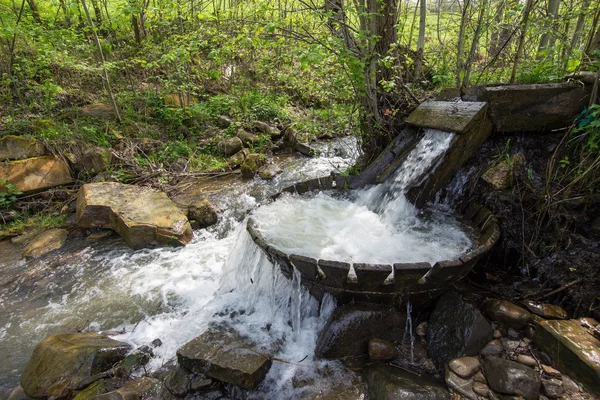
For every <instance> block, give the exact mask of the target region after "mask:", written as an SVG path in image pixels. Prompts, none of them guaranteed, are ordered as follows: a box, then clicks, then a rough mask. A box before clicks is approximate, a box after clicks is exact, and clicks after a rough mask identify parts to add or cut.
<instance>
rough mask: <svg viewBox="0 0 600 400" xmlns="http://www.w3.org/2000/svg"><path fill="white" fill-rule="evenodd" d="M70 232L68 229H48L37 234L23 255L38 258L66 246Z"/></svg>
mask: <svg viewBox="0 0 600 400" xmlns="http://www.w3.org/2000/svg"><path fill="white" fill-rule="evenodd" d="M68 234H69V232H67V230H66V229H48V230H47V231H44V232H42V233H40V234H39V235H37V236H35V237H34V238H33V239H31V241H30V242H29V244H28V245H27V246H26V247H25V249H24V250H23V257H26V258H38V257H41V256H43V255H44V254H47V253H50V252H51V251H53V250H57V249H60V248H61V247H63V246H64V244H65V242H66V240H67V236H68Z"/></svg>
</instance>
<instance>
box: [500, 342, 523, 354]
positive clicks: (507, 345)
mask: <svg viewBox="0 0 600 400" xmlns="http://www.w3.org/2000/svg"><path fill="white" fill-rule="evenodd" d="M501 342H502V347H503V348H504V350H506V351H510V352H512V351H516V350H517V349H518V348H519V346H520V345H521V342H520V341H518V340H509V339H503V340H502V341H501Z"/></svg>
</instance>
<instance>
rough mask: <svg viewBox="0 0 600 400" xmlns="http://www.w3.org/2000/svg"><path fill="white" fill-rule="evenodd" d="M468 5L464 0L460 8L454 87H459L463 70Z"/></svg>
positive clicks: (468, 1) (467, 0)
mask: <svg viewBox="0 0 600 400" xmlns="http://www.w3.org/2000/svg"><path fill="white" fill-rule="evenodd" d="M469 6H470V0H465V3H464V4H463V7H464V8H463V9H462V10H461V16H460V26H459V28H458V40H457V44H456V87H460V84H461V74H462V71H463V68H464V66H463V59H462V58H463V51H464V47H465V26H466V23H467V12H468V9H469Z"/></svg>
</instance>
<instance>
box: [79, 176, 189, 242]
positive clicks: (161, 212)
mask: <svg viewBox="0 0 600 400" xmlns="http://www.w3.org/2000/svg"><path fill="white" fill-rule="evenodd" d="M76 210H77V211H76V218H77V224H78V225H79V226H80V227H82V228H108V229H112V230H114V231H116V232H117V233H119V235H121V237H122V238H123V239H124V240H125V242H127V244H128V245H129V246H130V247H132V248H134V249H138V248H143V247H152V246H156V245H165V244H166V245H185V244H187V243H189V242H190V241H191V240H192V227H191V226H190V223H189V221H188V219H187V217H186V216H185V214H184V213H183V212H182V211H181V209H180V208H179V207H177V205H176V204H175V203H173V202H172V201H171V200H170V199H169V198H168V197H167V195H166V194H165V193H162V192H158V191H155V190H152V189H149V188H143V187H138V186H133V185H124V184H122V183H114V182H99V183H88V184H85V185H83V186H82V188H81V189H80V190H79V193H78V195H77V205H76Z"/></svg>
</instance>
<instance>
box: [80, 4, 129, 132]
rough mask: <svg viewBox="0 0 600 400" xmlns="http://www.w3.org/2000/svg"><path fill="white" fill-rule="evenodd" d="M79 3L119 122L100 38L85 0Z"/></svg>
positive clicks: (119, 118)
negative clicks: (94, 43)
mask: <svg viewBox="0 0 600 400" xmlns="http://www.w3.org/2000/svg"><path fill="white" fill-rule="evenodd" d="M81 5H82V6H83V11H84V12H85V16H86V18H87V20H88V24H89V25H90V29H91V30H92V34H93V35H94V42H96V49H97V50H98V56H99V57H100V62H102V73H103V75H104V76H103V78H104V85H105V87H106V91H107V93H108V97H109V99H110V102H111V104H112V107H113V109H114V110H115V115H116V116H117V121H119V122H121V115H120V114H119V109H118V107H117V102H116V100H115V96H114V95H113V92H112V89H111V87H110V80H109V78H108V71H107V70H106V62H105V61H104V53H102V45H101V44H100V39H98V33H96V30H95V29H94V21H92V17H91V16H90V11H89V10H88V7H87V4H86V3H85V0H81Z"/></svg>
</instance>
